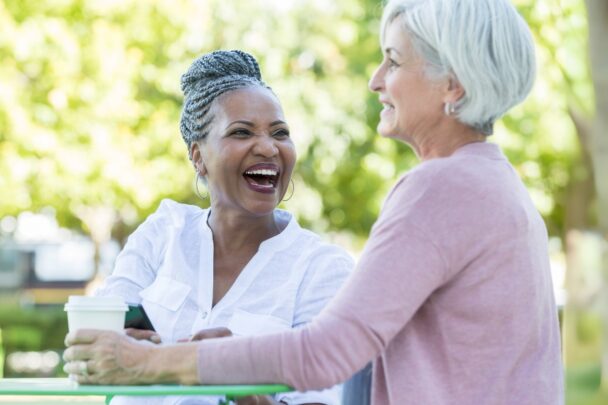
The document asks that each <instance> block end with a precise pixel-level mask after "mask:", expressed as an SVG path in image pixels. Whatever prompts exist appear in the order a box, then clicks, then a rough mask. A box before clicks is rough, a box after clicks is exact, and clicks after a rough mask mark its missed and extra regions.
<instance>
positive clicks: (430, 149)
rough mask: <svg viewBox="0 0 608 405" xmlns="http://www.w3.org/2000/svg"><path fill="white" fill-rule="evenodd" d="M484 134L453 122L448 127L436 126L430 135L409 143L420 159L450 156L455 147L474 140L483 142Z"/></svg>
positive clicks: (484, 139)
mask: <svg viewBox="0 0 608 405" xmlns="http://www.w3.org/2000/svg"><path fill="white" fill-rule="evenodd" d="M486 138H487V137H486V136H485V135H484V134H482V133H480V132H477V131H476V130H474V129H473V128H471V127H469V126H467V125H464V124H461V123H455V125H450V126H449V127H448V128H436V129H435V130H434V131H433V134H432V135H430V136H425V137H421V139H420V140H419V141H418V142H416V141H413V142H412V143H411V145H412V147H413V148H414V151H415V152H416V155H417V156H418V158H419V159H420V160H422V161H425V160H429V159H435V158H440V157H447V156H451V155H452V154H453V153H454V152H455V151H456V150H457V149H459V148H460V147H462V146H464V145H467V144H469V143H474V142H485V141H486Z"/></svg>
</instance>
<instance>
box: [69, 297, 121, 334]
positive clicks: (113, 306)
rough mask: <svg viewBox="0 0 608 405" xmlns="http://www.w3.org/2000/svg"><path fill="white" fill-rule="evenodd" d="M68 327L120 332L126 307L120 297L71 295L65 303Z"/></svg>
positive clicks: (71, 329) (71, 328) (74, 329)
mask: <svg viewBox="0 0 608 405" xmlns="http://www.w3.org/2000/svg"><path fill="white" fill-rule="evenodd" d="M64 310H65V311H66V312H67V313H68V329H69V331H70V332H74V331H76V330H78V329H104V330H114V331H117V332H122V331H123V330H124V325H125V314H126V313H127V310H128V307H127V304H125V301H124V300H123V299H122V298H121V297H113V296H107V297H87V296H82V295H71V296H70V297H69V299H68V302H67V303H66V304H65V307H64Z"/></svg>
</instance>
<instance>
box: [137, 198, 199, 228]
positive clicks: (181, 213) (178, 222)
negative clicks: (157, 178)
mask: <svg viewBox="0 0 608 405" xmlns="http://www.w3.org/2000/svg"><path fill="white" fill-rule="evenodd" d="M205 212H206V210H203V209H201V208H200V207H197V206H195V205H188V204H182V203H179V202H177V201H174V200H171V199H168V198H166V199H164V200H162V201H161V202H160V205H159V206H158V208H157V210H156V211H155V212H154V213H153V214H152V215H150V216H149V217H148V220H150V221H152V222H162V223H163V224H165V225H170V226H174V227H181V226H183V225H184V223H188V222H189V221H191V220H194V219H195V218H198V217H200V216H201V215H202V214H204V213H205Z"/></svg>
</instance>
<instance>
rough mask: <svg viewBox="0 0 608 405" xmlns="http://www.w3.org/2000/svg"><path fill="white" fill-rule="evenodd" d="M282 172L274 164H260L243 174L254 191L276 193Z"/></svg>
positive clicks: (249, 168)
mask: <svg viewBox="0 0 608 405" xmlns="http://www.w3.org/2000/svg"><path fill="white" fill-rule="evenodd" d="M280 174H281V171H280V169H279V166H277V165H276V164H274V163H258V164H255V165H253V166H250V167H248V168H247V169H246V170H245V171H244V172H243V177H244V178H245V181H246V182H247V184H248V185H249V188H251V189H252V190H254V191H257V192H260V193H274V191H275V190H276V188H277V184H278V183H279V176H280Z"/></svg>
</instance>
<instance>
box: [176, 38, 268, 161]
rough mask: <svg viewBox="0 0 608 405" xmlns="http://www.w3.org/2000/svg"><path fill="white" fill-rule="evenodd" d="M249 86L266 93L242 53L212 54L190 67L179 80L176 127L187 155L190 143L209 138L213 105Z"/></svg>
mask: <svg viewBox="0 0 608 405" xmlns="http://www.w3.org/2000/svg"><path fill="white" fill-rule="evenodd" d="M249 86H262V87H264V88H267V89H270V87H268V86H267V85H266V84H265V83H264V82H263V81H262V76H261V74H260V67H259V66H258V62H257V61H256V60H255V58H254V57H253V56H251V55H249V54H248V53H246V52H242V51H238V50H233V51H214V52H211V53H208V54H205V55H203V56H201V57H199V58H198V59H196V60H195V61H194V63H192V66H190V68H189V69H188V71H187V72H186V73H184V75H183V76H182V91H183V92H184V105H183V107H182V116H181V119H180V125H179V129H180V131H181V133H182V138H184V141H185V142H186V145H188V151H190V147H191V145H192V142H195V141H199V140H201V139H204V138H205V137H206V136H207V135H208V134H209V124H210V123H211V121H212V120H213V117H212V116H210V114H209V110H210V108H211V105H212V104H213V101H214V100H215V99H216V98H218V97H219V96H220V95H222V94H224V93H226V92H228V91H230V90H236V89H239V88H243V87H249Z"/></svg>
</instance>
